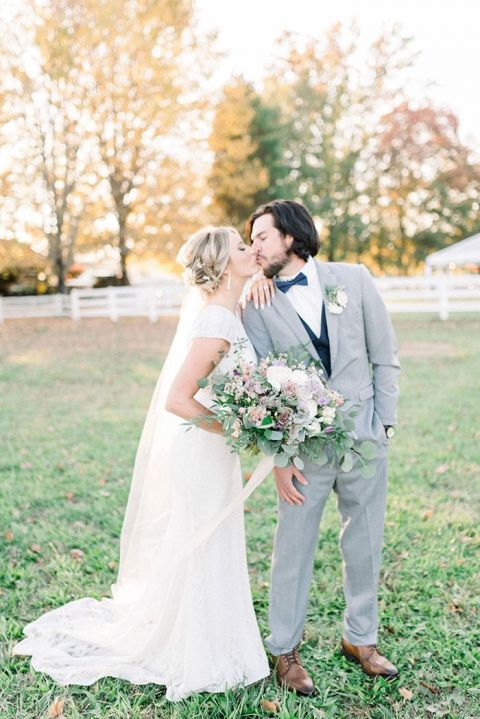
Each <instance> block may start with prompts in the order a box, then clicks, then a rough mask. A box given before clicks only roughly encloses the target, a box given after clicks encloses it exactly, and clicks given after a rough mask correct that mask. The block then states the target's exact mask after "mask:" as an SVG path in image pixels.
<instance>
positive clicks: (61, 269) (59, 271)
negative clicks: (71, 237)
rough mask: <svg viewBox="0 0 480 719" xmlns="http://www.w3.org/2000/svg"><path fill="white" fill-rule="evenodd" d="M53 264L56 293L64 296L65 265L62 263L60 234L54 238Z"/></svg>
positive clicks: (65, 289)
mask: <svg viewBox="0 0 480 719" xmlns="http://www.w3.org/2000/svg"><path fill="white" fill-rule="evenodd" d="M54 263H55V273H56V275H57V278H58V286H57V290H58V292H61V293H62V294H66V293H67V288H66V286H65V263H64V261H63V254H62V240H61V236H60V234H57V236H56V237H55V257H54Z"/></svg>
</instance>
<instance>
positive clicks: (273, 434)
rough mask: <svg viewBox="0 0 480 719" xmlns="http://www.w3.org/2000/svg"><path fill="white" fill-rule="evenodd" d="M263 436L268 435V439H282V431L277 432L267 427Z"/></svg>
mask: <svg viewBox="0 0 480 719" xmlns="http://www.w3.org/2000/svg"><path fill="white" fill-rule="evenodd" d="M265 437H268V439H274V440H277V439H283V433H282V432H278V431H277V430H275V429H267V431H266V432H265Z"/></svg>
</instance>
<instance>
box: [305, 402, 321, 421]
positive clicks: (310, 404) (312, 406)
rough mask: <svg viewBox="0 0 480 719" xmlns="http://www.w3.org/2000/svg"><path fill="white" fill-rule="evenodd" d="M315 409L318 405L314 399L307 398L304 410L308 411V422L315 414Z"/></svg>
mask: <svg viewBox="0 0 480 719" xmlns="http://www.w3.org/2000/svg"><path fill="white" fill-rule="evenodd" d="M317 409H318V405H317V403H316V402H315V400H314V399H308V400H307V409H306V411H307V412H308V422H311V421H312V419H313V418H314V417H315V416H316V414H317Z"/></svg>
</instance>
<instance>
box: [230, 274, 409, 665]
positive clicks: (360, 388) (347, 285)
mask: <svg viewBox="0 0 480 719" xmlns="http://www.w3.org/2000/svg"><path fill="white" fill-rule="evenodd" d="M315 264H316V268H317V272H318V276H319V279H320V286H321V288H322V294H323V301H324V303H325V309H326V321H327V328H328V336H329V342H330V359H331V375H330V377H329V378H328V381H327V386H329V387H332V388H335V389H337V390H338V391H339V392H341V393H342V394H343V395H344V397H345V398H348V399H351V400H353V401H354V402H355V403H356V404H359V405H360V409H359V412H358V415H357V416H356V418H355V424H356V427H355V432H356V434H357V436H358V439H359V440H360V441H361V440H367V439H368V440H372V441H373V442H375V444H376V445H377V447H378V452H377V457H376V459H375V460H374V461H375V462H376V474H375V476H374V477H373V478H372V479H364V478H363V477H362V476H361V474H360V471H359V470H357V469H356V468H354V469H353V470H352V471H351V472H348V473H345V472H343V471H342V470H339V469H336V468H335V467H331V466H330V465H327V466H324V467H319V466H318V465H315V464H313V463H312V462H309V461H308V460H306V459H305V458H303V459H304V461H305V468H304V471H303V474H304V476H305V478H306V479H307V481H308V485H300V484H299V483H298V482H297V480H294V482H295V486H296V488H297V489H298V490H299V491H300V492H301V493H302V494H303V495H304V496H305V498H306V499H305V501H304V502H303V504H302V505H293V506H291V505H289V504H288V503H287V502H282V501H279V505H278V512H279V518H278V525H277V529H276V533H275V542H274V552H273V560H272V578H271V579H272V581H271V588H270V617H269V618H270V635H269V636H268V638H267V646H268V648H269V650H270V651H271V652H272V654H273V655H274V656H278V655H280V654H284V653H286V652H288V651H290V650H291V649H293V647H295V646H296V645H297V644H298V643H299V641H300V639H301V637H302V632H303V627H304V623H305V617H306V612H307V604H308V593H309V587H310V583H311V578H312V570H313V561H314V554H315V549H316V545H317V541H318V528H319V524H320V519H321V516H322V511H323V508H324V506H325V502H326V500H327V497H328V495H329V494H330V491H331V490H332V489H333V490H334V492H335V493H336V495H337V502H338V509H339V512H340V515H341V523H342V526H341V535H340V536H341V539H340V546H341V551H342V556H343V566H344V593H345V600H346V611H345V618H344V636H345V639H347V641H349V642H350V643H352V644H355V645H365V644H373V643H376V641H377V628H378V620H377V589H378V578H379V573H380V562H381V552H382V542H383V527H384V514H385V502H386V493H387V452H388V442H389V440H388V439H387V438H386V435H385V429H384V425H394V424H396V421H397V415H396V406H397V398H398V378H399V372H400V365H399V362H398V358H397V341H396V337H395V334H394V331H393V328H392V324H391V322H390V318H389V315H388V312H387V310H386V307H385V305H384V302H383V300H382V298H381V297H380V295H379V293H378V290H377V288H376V286H375V284H374V282H373V279H372V277H371V275H370V273H369V272H368V270H367V269H366V267H365V266H364V265H361V264H360V265H356V264H347V263H344V262H318V261H316V263H315ZM328 286H341V287H343V288H344V290H345V292H346V294H347V297H348V302H347V305H346V307H345V309H344V310H343V311H342V313H341V314H333V313H331V312H330V311H329V310H328V309H327V306H328V304H327V303H328V299H327V296H326V294H325V287H328ZM304 289H305V291H308V287H305V288H304ZM319 312H320V308H319ZM244 323H245V328H246V330H247V333H248V336H249V337H250V340H251V341H252V344H253V346H254V347H255V351H256V353H257V355H258V356H259V357H264V356H265V355H267V354H268V353H269V352H270V351H272V350H276V351H285V350H287V349H290V348H292V347H296V346H299V345H304V346H305V347H306V349H307V350H308V351H309V353H310V354H311V356H312V358H314V359H315V360H317V361H319V355H318V354H317V352H316V350H315V347H314V345H313V343H312V341H311V339H310V337H309V335H308V333H307V331H306V329H305V327H304V326H303V323H302V321H301V320H300V318H299V316H298V314H297V313H296V311H295V310H294V308H293V306H292V304H291V302H290V300H289V299H288V297H287V295H286V294H284V293H283V292H281V291H279V290H278V289H277V291H276V293H275V297H274V298H273V301H272V304H271V306H270V307H269V306H267V307H265V309H263V310H261V309H259V310H256V309H255V307H254V306H253V304H252V303H251V302H250V303H248V304H247V307H246V309H245V312H244Z"/></svg>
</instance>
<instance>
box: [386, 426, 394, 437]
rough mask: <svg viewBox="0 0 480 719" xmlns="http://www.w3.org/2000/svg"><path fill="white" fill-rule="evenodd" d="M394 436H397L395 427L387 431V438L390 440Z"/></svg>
mask: <svg viewBox="0 0 480 719" xmlns="http://www.w3.org/2000/svg"><path fill="white" fill-rule="evenodd" d="M394 434H395V429H394V428H393V427H389V428H388V429H387V437H389V438H390V437H393V436H394Z"/></svg>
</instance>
